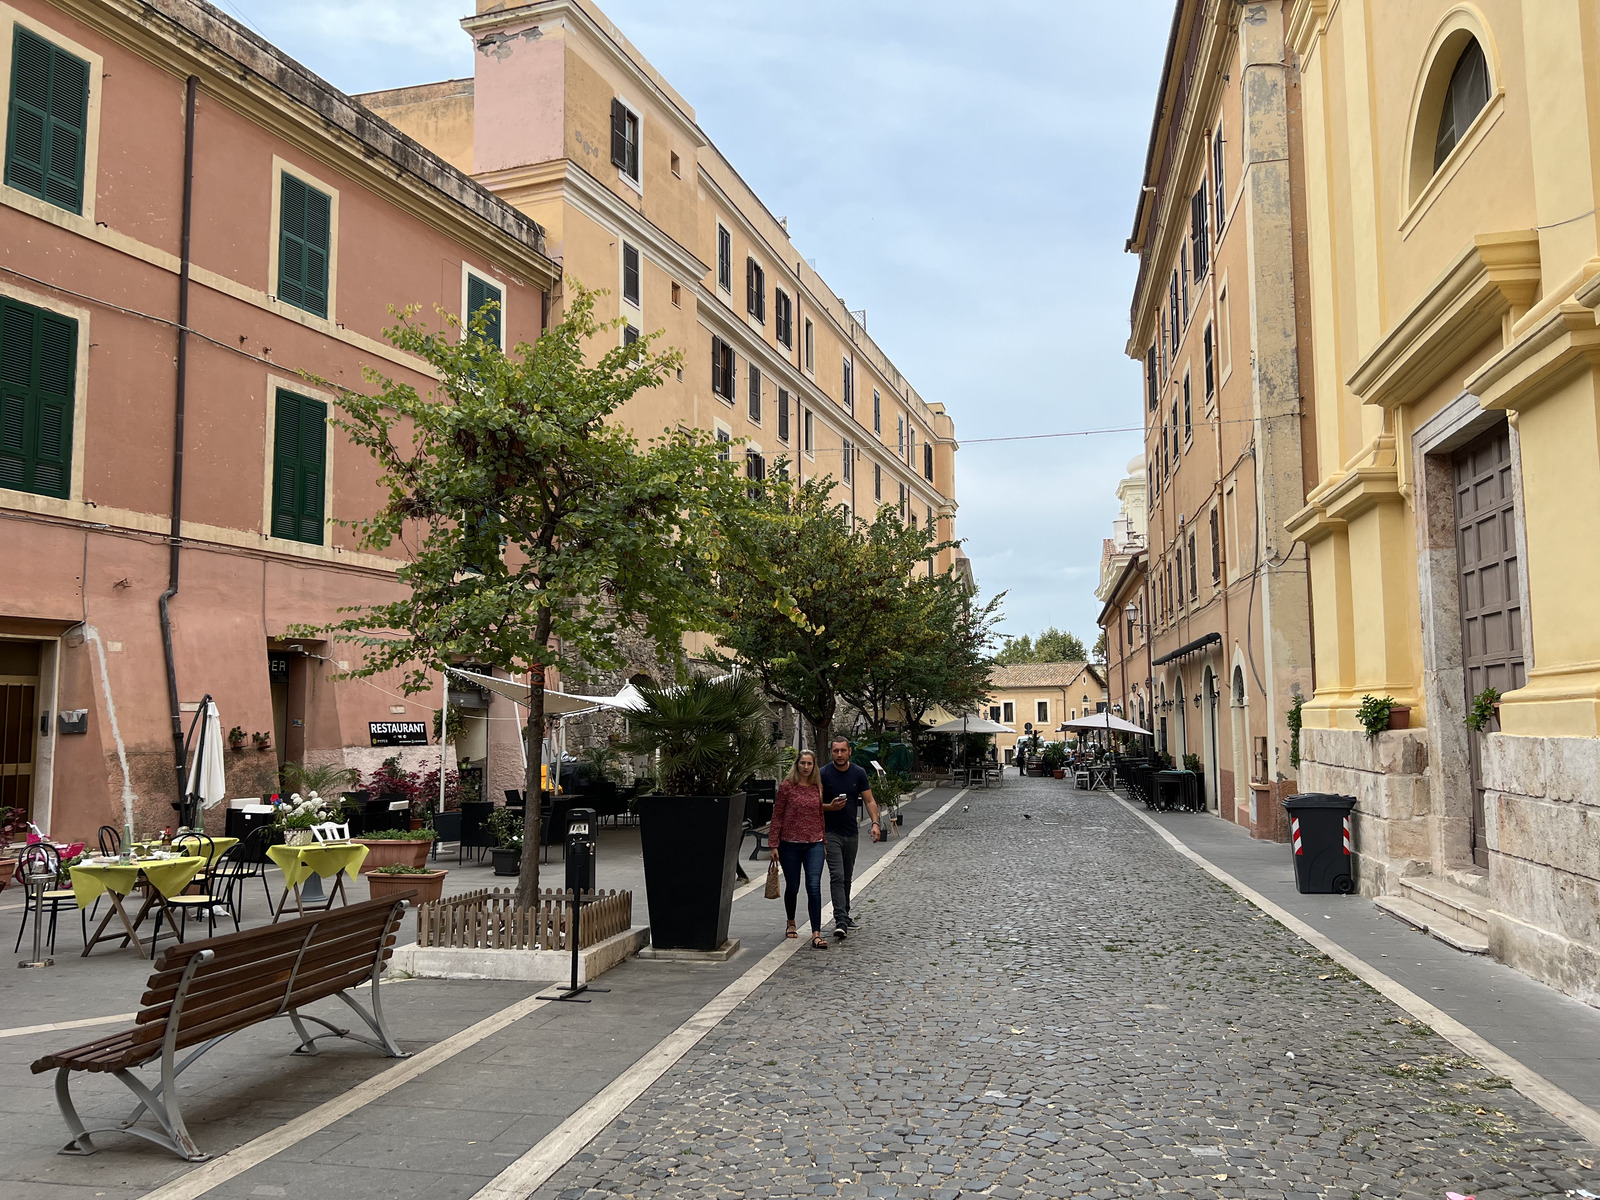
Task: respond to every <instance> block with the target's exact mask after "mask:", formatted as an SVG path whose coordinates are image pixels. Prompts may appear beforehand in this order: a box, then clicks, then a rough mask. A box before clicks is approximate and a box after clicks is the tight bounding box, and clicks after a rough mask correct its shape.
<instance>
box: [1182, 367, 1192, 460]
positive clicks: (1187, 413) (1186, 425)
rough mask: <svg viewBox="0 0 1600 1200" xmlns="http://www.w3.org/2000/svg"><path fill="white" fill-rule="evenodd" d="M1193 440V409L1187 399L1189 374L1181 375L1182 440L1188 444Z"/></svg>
mask: <svg viewBox="0 0 1600 1200" xmlns="http://www.w3.org/2000/svg"><path fill="white" fill-rule="evenodd" d="M1193 439H1194V409H1193V406H1192V404H1191V403H1190V399H1189V372H1188V371H1184V373H1183V440H1184V442H1185V443H1188V442H1190V441H1192V440H1193Z"/></svg>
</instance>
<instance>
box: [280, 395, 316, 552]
mask: <svg viewBox="0 0 1600 1200" xmlns="http://www.w3.org/2000/svg"><path fill="white" fill-rule="evenodd" d="M327 422H328V406H327V405H326V404H324V403H323V402H322V401H321V400H313V399H312V398H311V397H310V396H300V395H297V394H296V393H294V392H291V391H288V390H287V389H284V388H279V389H278V394H277V397H276V405H275V412H274V414H273V432H272V536H273V537H275V538H288V539H290V540H291V541H296V542H307V543H309V544H310V545H313V546H320V545H322V525H323V497H324V494H325V490H326V487H327V477H326V469H327V452H328V433H327Z"/></svg>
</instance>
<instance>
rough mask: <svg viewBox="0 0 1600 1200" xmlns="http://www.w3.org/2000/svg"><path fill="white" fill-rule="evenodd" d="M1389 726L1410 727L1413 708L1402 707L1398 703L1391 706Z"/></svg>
mask: <svg viewBox="0 0 1600 1200" xmlns="http://www.w3.org/2000/svg"><path fill="white" fill-rule="evenodd" d="M1389 728H1390V729H1410V728H1411V710H1410V709H1409V708H1401V707H1400V706H1399V705H1398V704H1397V705H1395V707H1393V708H1391V709H1390V710H1389Z"/></svg>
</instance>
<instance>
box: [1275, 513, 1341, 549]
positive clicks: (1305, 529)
mask: <svg viewBox="0 0 1600 1200" xmlns="http://www.w3.org/2000/svg"><path fill="white" fill-rule="evenodd" d="M1283 528H1284V532H1286V533H1287V534H1288V535H1289V536H1290V537H1292V538H1293V539H1294V540H1295V541H1297V542H1300V543H1301V544H1303V545H1306V546H1311V545H1314V544H1316V543H1317V542H1320V541H1324V540H1326V539H1327V538H1330V537H1332V536H1333V535H1334V534H1336V533H1343V532H1344V530H1345V523H1344V522H1343V521H1341V520H1338V519H1336V518H1334V517H1330V516H1329V515H1328V510H1327V509H1325V508H1323V507H1322V505H1320V504H1308V505H1306V506H1305V507H1304V508H1302V509H1301V510H1300V511H1299V512H1297V513H1295V514H1294V515H1293V516H1291V517H1290V518H1289V519H1288V520H1287V521H1285V522H1284V523H1283Z"/></svg>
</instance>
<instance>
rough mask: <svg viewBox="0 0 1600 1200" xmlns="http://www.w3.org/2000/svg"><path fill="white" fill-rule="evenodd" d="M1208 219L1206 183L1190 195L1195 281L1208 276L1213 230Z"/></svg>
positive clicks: (1190, 230)
mask: <svg viewBox="0 0 1600 1200" xmlns="http://www.w3.org/2000/svg"><path fill="white" fill-rule="evenodd" d="M1208 224H1209V222H1208V221H1207V219H1206V185H1205V183H1204V182H1202V183H1201V184H1200V189H1199V190H1198V191H1197V192H1195V194H1194V195H1193V196H1191V197H1189V245H1190V253H1189V261H1190V262H1191V263H1192V264H1193V265H1194V281H1195V282H1196V283H1199V282H1200V281H1201V280H1202V279H1204V278H1205V277H1206V266H1207V264H1209V263H1210V261H1211V231H1210V230H1209V229H1208V228H1207V225H1208Z"/></svg>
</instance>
